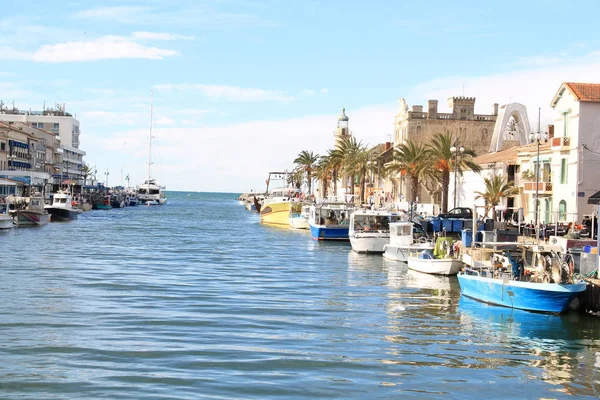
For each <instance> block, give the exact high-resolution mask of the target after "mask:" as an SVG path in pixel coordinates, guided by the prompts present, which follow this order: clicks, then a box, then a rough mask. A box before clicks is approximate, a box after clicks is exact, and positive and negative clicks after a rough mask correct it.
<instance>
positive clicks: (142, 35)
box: [131, 32, 194, 40]
mask: <svg viewBox="0 0 600 400" xmlns="http://www.w3.org/2000/svg"><path fill="white" fill-rule="evenodd" d="M131 37H133V38H134V39H145V40H177V39H183V40H192V39H194V37H193V36H184V35H175V34H172V33H164V32H133V33H132V34H131Z"/></svg>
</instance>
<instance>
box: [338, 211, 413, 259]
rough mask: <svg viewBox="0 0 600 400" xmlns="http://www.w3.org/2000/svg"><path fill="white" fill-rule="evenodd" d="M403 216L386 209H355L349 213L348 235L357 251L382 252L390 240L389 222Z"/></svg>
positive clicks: (396, 220)
mask: <svg viewBox="0 0 600 400" xmlns="http://www.w3.org/2000/svg"><path fill="white" fill-rule="evenodd" d="M402 219H404V216H403V215H401V214H400V213H397V212H392V211H388V210H365V209H360V210H355V211H354V212H353V213H352V214H351V215H350V226H349V229H348V237H349V239H350V245H351V246H352V250H354V251H356V252H357V253H383V251H384V246H385V245H386V244H388V243H389V241H390V224H391V223H394V222H399V221H401V220H402Z"/></svg>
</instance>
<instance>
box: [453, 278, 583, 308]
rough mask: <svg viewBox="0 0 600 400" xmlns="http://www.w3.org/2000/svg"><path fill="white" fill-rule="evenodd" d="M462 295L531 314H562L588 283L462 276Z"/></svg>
mask: <svg viewBox="0 0 600 400" xmlns="http://www.w3.org/2000/svg"><path fill="white" fill-rule="evenodd" d="M458 283H459V284H460V290H461V293H462V294H463V295H464V296H467V297H471V298H473V299H475V300H479V301H482V302H484V303H490V304H496V305H499V306H504V307H509V308H518V309H521V310H527V311H536V312H546V313H562V312H565V311H567V309H568V307H569V303H571V300H573V298H575V297H576V296H577V294H578V293H581V292H583V291H584V290H585V287H586V283H585V282H579V283H573V284H559V283H535V282H521V281H512V280H503V279H493V278H486V277H482V276H479V275H470V274H466V273H461V274H460V275H458Z"/></svg>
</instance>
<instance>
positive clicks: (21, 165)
mask: <svg viewBox="0 0 600 400" xmlns="http://www.w3.org/2000/svg"><path fill="white" fill-rule="evenodd" d="M8 166H9V167H19V168H31V164H29V163H26V162H22V161H9V162H8Z"/></svg>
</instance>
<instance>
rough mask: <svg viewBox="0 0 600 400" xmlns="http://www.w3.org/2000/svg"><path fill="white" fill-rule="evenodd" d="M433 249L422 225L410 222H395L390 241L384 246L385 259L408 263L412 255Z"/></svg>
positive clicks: (392, 224) (391, 228)
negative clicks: (408, 258) (409, 256)
mask: <svg viewBox="0 0 600 400" xmlns="http://www.w3.org/2000/svg"><path fill="white" fill-rule="evenodd" d="M433 249H434V246H433V243H432V242H431V241H430V240H429V239H428V238H427V233H426V232H425V231H424V230H423V228H422V227H421V226H420V225H418V224H417V225H415V224H414V223H412V222H408V221H403V222H393V223H391V224H390V241H389V243H387V244H386V245H385V246H383V257H384V258H386V259H388V260H393V261H401V262H406V260H407V257H408V255H409V254H411V253H415V252H421V251H422V250H430V251H433Z"/></svg>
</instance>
